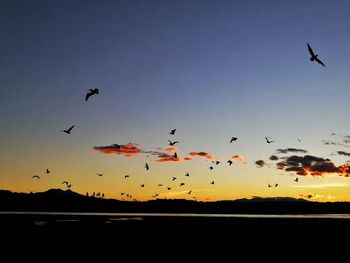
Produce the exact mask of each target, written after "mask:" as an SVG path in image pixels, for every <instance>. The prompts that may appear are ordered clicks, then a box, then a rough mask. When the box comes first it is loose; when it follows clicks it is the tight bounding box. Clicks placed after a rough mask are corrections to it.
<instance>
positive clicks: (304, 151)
mask: <svg viewBox="0 0 350 263" xmlns="http://www.w3.org/2000/svg"><path fill="white" fill-rule="evenodd" d="M276 152H277V153H290V152H291V153H307V150H303V149H296V148H286V149H277V150H276Z"/></svg>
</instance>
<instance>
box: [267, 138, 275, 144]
mask: <svg viewBox="0 0 350 263" xmlns="http://www.w3.org/2000/svg"><path fill="white" fill-rule="evenodd" d="M265 140H266V142H267V143H272V142H275V141H270V140H269V139H268V138H267V137H265Z"/></svg>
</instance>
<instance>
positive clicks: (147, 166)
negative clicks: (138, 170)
mask: <svg viewBox="0 0 350 263" xmlns="http://www.w3.org/2000/svg"><path fill="white" fill-rule="evenodd" d="M145 168H146V170H147V171H148V170H149V165H148V163H145Z"/></svg>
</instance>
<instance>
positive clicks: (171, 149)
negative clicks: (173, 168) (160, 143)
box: [165, 147, 177, 153]
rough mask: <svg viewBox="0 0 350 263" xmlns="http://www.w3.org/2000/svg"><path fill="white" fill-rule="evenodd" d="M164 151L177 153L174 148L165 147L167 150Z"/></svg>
mask: <svg viewBox="0 0 350 263" xmlns="http://www.w3.org/2000/svg"><path fill="white" fill-rule="evenodd" d="M165 151H166V152H171V153H174V152H176V151H177V148H176V147H167V148H165Z"/></svg>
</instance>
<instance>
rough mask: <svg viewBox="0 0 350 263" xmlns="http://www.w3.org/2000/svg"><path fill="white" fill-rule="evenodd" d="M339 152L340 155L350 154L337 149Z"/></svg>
mask: <svg viewBox="0 0 350 263" xmlns="http://www.w3.org/2000/svg"><path fill="white" fill-rule="evenodd" d="M337 154H339V155H345V156H350V153H348V152H344V151H337Z"/></svg>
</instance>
